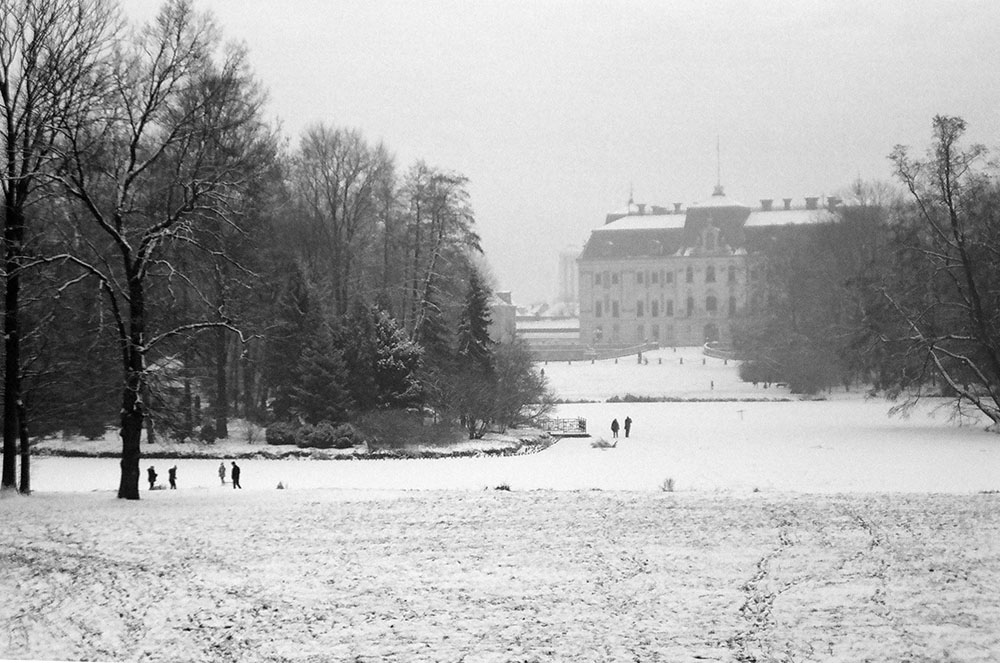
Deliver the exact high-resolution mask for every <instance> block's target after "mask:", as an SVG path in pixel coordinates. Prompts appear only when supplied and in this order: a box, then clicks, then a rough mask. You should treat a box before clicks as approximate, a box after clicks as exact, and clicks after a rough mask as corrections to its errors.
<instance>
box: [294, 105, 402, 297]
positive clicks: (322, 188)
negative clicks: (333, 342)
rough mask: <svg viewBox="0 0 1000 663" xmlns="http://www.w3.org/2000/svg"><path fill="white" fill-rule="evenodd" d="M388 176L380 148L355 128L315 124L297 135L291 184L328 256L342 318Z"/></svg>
mask: <svg viewBox="0 0 1000 663" xmlns="http://www.w3.org/2000/svg"><path fill="white" fill-rule="evenodd" d="M392 172H393V162H392V157H391V156H390V155H389V153H388V151H387V150H386V148H385V146H383V145H382V144H381V143H380V144H378V145H374V146H373V145H369V144H368V142H367V141H365V139H364V137H363V136H362V135H361V133H360V132H358V131H356V130H347V129H334V128H331V127H328V126H325V125H321V124H320V125H315V126H312V127H310V128H309V129H307V130H306V132H305V134H304V135H303V137H302V144H301V147H300V149H299V153H298V155H297V156H296V158H295V160H294V166H293V170H292V181H293V187H294V189H295V191H296V192H297V193H298V197H299V201H300V203H301V205H302V206H303V208H304V210H305V215H306V217H307V220H308V221H309V222H310V223H311V225H312V226H313V227H314V228H315V229H316V231H317V235H318V236H319V237H321V238H322V241H323V243H324V245H325V246H326V247H328V249H329V250H328V252H325V254H324V255H325V257H326V258H327V261H328V262H327V264H326V265H325V266H324V267H325V270H324V271H326V273H327V274H328V275H329V279H330V286H331V291H332V294H333V308H334V312H335V313H336V314H337V315H339V316H343V315H346V314H347V312H348V310H349V307H350V304H351V300H352V298H353V297H354V296H356V295H357V294H358V293H357V284H356V283H355V276H356V275H357V271H358V265H357V262H358V260H359V259H360V257H361V254H362V252H363V251H364V250H366V249H368V248H374V247H372V246H370V245H371V243H372V242H373V240H374V238H375V235H376V228H377V213H378V211H379V209H378V207H379V205H378V199H377V195H378V193H379V192H380V189H383V188H384V185H385V182H386V181H387V180H389V181H391V178H392Z"/></svg>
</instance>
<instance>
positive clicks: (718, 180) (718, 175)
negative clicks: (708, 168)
mask: <svg viewBox="0 0 1000 663" xmlns="http://www.w3.org/2000/svg"><path fill="white" fill-rule="evenodd" d="M712 195H713V196H724V195H726V194H725V192H724V191H723V190H722V150H721V149H720V147H719V136H718V135H716V136H715V190H714V191H712Z"/></svg>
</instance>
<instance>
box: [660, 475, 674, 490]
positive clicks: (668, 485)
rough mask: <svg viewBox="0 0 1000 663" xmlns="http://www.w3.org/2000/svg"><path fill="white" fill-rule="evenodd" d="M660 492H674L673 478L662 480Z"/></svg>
mask: <svg viewBox="0 0 1000 663" xmlns="http://www.w3.org/2000/svg"><path fill="white" fill-rule="evenodd" d="M660 490H662V491H663V492H665V493H672V492H674V479H673V477H667V478H666V479H664V480H663V483H661V484H660Z"/></svg>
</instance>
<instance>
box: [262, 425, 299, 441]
mask: <svg viewBox="0 0 1000 663" xmlns="http://www.w3.org/2000/svg"><path fill="white" fill-rule="evenodd" d="M296 428H297V427H296V426H295V424H290V423H288V422H287V421H276V422H274V423H273V424H271V425H270V426H268V427H267V430H266V431H265V432H264V438H265V439H266V440H267V443H268V444H273V445H276V446H280V445H292V444H295V431H296Z"/></svg>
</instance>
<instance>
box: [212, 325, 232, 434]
mask: <svg viewBox="0 0 1000 663" xmlns="http://www.w3.org/2000/svg"><path fill="white" fill-rule="evenodd" d="M226 332H227V330H226V328H225V327H218V328H217V329H216V330H215V437H216V438H217V439H220V440H225V439H226V438H228V437H229V394H228V388H229V387H228V379H227V375H226Z"/></svg>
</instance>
